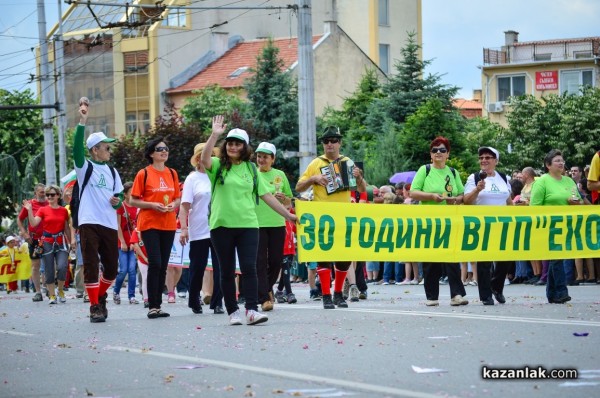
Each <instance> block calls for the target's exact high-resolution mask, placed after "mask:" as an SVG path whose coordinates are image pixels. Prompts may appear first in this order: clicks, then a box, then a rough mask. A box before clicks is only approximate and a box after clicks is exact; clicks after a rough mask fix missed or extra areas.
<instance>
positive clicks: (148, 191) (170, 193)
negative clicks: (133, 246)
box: [131, 166, 181, 231]
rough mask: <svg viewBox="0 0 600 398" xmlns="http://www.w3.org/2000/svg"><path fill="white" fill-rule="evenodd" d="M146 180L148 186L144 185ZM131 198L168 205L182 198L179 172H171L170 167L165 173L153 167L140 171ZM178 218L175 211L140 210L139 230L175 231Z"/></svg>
mask: <svg viewBox="0 0 600 398" xmlns="http://www.w3.org/2000/svg"><path fill="white" fill-rule="evenodd" d="M171 172H172V173H171ZM146 173H147V174H146ZM144 179H145V180H146V185H144ZM131 196H134V197H138V198H141V199H143V200H144V201H146V202H158V203H162V204H163V205H165V206H166V205H168V204H169V203H171V202H173V201H174V200H175V199H177V198H179V197H181V191H180V190H179V177H178V176H177V172H176V171H175V170H173V169H170V170H169V168H168V167H165V169H164V170H163V171H158V170H156V169H155V168H154V167H152V166H148V167H146V168H144V169H142V170H140V171H139V172H138V173H137V175H136V176H135V180H134V182H133V188H132V189H131ZM176 218H177V214H176V213H175V212H174V211H170V212H166V213H161V212H159V211H156V210H153V209H140V212H139V214H138V218H137V229H138V230H139V231H147V230H149V229H159V230H163V231H175V230H176V229H177V220H176Z"/></svg>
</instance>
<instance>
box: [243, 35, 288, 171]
mask: <svg viewBox="0 0 600 398" xmlns="http://www.w3.org/2000/svg"><path fill="white" fill-rule="evenodd" d="M252 71H253V72H254V74H253V75H252V77H250V78H249V79H247V80H246V82H245V84H244V88H245V89H246V92H247V93H248V96H247V98H248V101H249V107H248V109H247V114H246V115H245V116H246V118H247V119H249V120H250V121H251V124H252V126H253V130H254V132H255V135H253V136H256V137H261V139H263V140H265V141H269V142H271V143H272V144H273V145H275V147H276V148H277V151H278V152H282V151H285V150H290V151H297V150H298V146H299V141H298V136H299V128H298V91H297V86H296V82H295V80H294V79H293V77H292V76H291V75H290V74H289V73H288V72H287V71H285V70H284V62H283V60H282V59H281V58H279V48H277V47H276V46H275V45H274V43H273V40H272V39H269V40H268V41H267V44H266V45H265V47H264V49H263V51H262V52H261V54H259V55H258V57H257V58H256V68H255V69H253V70H252ZM249 133H250V131H249ZM257 144H258V143H256V144H255V145H257ZM276 167H277V168H280V169H282V170H283V171H284V172H285V173H286V174H287V175H288V178H290V179H291V180H296V179H297V177H298V159H297V158H292V159H283V158H282V157H278V160H277V164H276Z"/></svg>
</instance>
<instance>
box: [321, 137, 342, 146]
mask: <svg viewBox="0 0 600 398" xmlns="http://www.w3.org/2000/svg"><path fill="white" fill-rule="evenodd" d="M321 142H322V143H323V144H324V145H327V144H337V143H338V142H340V140H339V139H337V138H325V139H324V140H323V141H321Z"/></svg>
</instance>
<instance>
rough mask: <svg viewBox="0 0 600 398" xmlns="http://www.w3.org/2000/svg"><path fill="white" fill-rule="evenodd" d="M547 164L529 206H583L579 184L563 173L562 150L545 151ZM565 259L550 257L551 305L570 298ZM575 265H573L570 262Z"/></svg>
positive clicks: (535, 186) (537, 181) (534, 188)
mask: <svg viewBox="0 0 600 398" xmlns="http://www.w3.org/2000/svg"><path fill="white" fill-rule="evenodd" d="M544 166H545V167H546V169H547V170H548V173H547V174H544V175H543V176H541V177H540V178H538V179H537V180H536V181H535V184H533V187H532V188H531V201H530V202H529V205H530V206H565V205H582V204H583V199H582V198H581V195H580V194H579V191H578V189H577V184H575V181H573V179H572V178H571V177H567V176H564V175H563V171H564V169H565V160H564V159H563V156H562V152H560V151H559V150H556V149H553V150H551V151H550V152H548V153H547V154H546V157H545V158H544ZM565 261H566V260H550V261H549V264H548V276H547V280H546V298H547V299H548V302H549V303H551V304H564V303H566V302H567V301H571V297H570V296H569V290H568V289H567V281H566V277H565V267H564V264H563V263H564V262H565ZM571 266H572V265H571Z"/></svg>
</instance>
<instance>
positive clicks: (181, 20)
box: [162, 8, 186, 28]
mask: <svg viewBox="0 0 600 398" xmlns="http://www.w3.org/2000/svg"><path fill="white" fill-rule="evenodd" d="M162 25H163V26H171V27H175V28H185V26H186V15H185V10H182V9H180V8H171V9H169V13H168V14H167V17H166V18H165V19H163V23H162Z"/></svg>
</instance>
